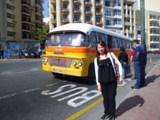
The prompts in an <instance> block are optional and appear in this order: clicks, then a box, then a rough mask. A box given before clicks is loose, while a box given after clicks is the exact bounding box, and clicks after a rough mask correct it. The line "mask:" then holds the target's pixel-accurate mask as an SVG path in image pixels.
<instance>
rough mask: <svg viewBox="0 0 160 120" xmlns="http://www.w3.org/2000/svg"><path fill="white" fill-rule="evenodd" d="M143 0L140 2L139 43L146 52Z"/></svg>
mask: <svg viewBox="0 0 160 120" xmlns="http://www.w3.org/2000/svg"><path fill="white" fill-rule="evenodd" d="M144 5H145V4H144V0H140V8H141V9H140V16H141V43H142V48H143V50H144V51H145V52H146V40H145V7H144Z"/></svg>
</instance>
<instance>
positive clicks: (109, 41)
mask: <svg viewBox="0 0 160 120" xmlns="http://www.w3.org/2000/svg"><path fill="white" fill-rule="evenodd" d="M107 37H108V40H107V43H108V48H112V36H110V35H108V36H107Z"/></svg>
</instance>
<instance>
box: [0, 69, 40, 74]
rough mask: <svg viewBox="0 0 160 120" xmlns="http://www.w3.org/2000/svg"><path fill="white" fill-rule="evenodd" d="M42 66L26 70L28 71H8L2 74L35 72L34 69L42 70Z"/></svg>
mask: <svg viewBox="0 0 160 120" xmlns="http://www.w3.org/2000/svg"><path fill="white" fill-rule="evenodd" d="M40 70H41V68H32V69H30V70H26V71H6V72H2V73H0V74H2V75H8V74H9V75H13V74H21V73H27V72H33V71H40Z"/></svg>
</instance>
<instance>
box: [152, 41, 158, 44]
mask: <svg viewBox="0 0 160 120" xmlns="http://www.w3.org/2000/svg"><path fill="white" fill-rule="evenodd" d="M159 43H160V42H159V41H150V44H159Z"/></svg>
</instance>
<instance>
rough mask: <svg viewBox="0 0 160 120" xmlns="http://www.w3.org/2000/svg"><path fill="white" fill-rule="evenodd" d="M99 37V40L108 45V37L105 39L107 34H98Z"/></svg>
mask: <svg viewBox="0 0 160 120" xmlns="http://www.w3.org/2000/svg"><path fill="white" fill-rule="evenodd" d="M97 35H98V40H102V41H104V42H105V43H106V37H105V34H101V33H97Z"/></svg>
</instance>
